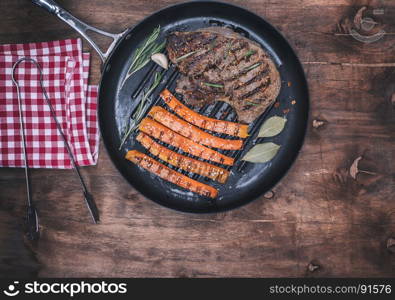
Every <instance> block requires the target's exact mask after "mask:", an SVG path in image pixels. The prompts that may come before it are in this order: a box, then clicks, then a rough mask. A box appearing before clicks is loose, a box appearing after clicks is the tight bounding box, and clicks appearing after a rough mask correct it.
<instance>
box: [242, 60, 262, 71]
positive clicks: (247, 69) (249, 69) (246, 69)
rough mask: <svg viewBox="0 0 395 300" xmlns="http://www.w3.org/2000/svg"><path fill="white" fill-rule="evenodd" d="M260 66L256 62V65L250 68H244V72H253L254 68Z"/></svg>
mask: <svg viewBox="0 0 395 300" xmlns="http://www.w3.org/2000/svg"><path fill="white" fill-rule="evenodd" d="M260 65H261V62H257V63H256V64H253V65H252V66H249V67H247V68H245V69H244V72H248V71H251V70H254V69H255V68H256V67H258V66H260Z"/></svg>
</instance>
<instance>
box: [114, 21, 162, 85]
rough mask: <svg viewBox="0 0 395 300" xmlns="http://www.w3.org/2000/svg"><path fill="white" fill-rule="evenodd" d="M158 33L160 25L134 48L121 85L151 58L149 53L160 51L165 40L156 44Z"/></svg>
mask: <svg viewBox="0 0 395 300" xmlns="http://www.w3.org/2000/svg"><path fill="white" fill-rule="evenodd" d="M159 33H160V25H158V27H156V28H155V29H154V30H153V31H152V33H151V34H150V35H149V36H148V38H146V39H145V40H144V42H143V45H142V46H141V47H139V48H137V49H136V52H135V53H134V56H133V60H132V63H131V65H130V67H129V69H128V72H127V74H126V77H125V79H124V80H123V82H122V86H121V87H123V85H124V84H125V82H126V81H127V80H128V79H129V78H130V77H131V76H132V75H133V74H134V73H136V72H137V71H139V70H141V69H142V68H144V67H145V65H147V64H148V63H149V62H150V60H151V55H153V54H155V53H158V52H161V51H162V50H163V49H164V48H165V45H166V41H164V42H162V43H160V44H158V43H156V42H155V41H156V40H157V39H158V37H159Z"/></svg>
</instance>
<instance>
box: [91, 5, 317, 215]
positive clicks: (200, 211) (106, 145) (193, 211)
mask: <svg viewBox="0 0 395 300" xmlns="http://www.w3.org/2000/svg"><path fill="white" fill-rule="evenodd" d="M191 4H194V5H196V4H209V5H212V4H222V5H225V6H228V7H231V8H234V9H238V10H242V11H244V12H245V13H247V14H250V15H253V16H254V17H256V18H259V19H260V20H261V21H263V22H264V23H265V24H267V25H268V27H269V28H270V29H271V30H273V32H274V33H275V34H276V35H278V36H279V37H280V38H281V39H282V40H283V41H284V42H285V43H286V44H287V46H288V47H289V49H290V50H291V52H292V54H293V55H294V56H295V57H296V64H297V66H298V68H299V69H300V71H301V72H302V75H303V76H302V78H301V81H303V87H304V88H305V93H306V100H305V101H306V104H305V105H306V108H305V113H304V114H303V119H304V120H303V121H304V124H301V126H302V127H303V133H302V134H301V137H300V139H299V142H298V144H297V149H296V148H295V154H294V155H293V158H292V160H291V162H290V164H288V166H287V167H286V168H284V170H283V172H281V174H280V175H279V176H278V179H277V180H276V181H274V182H273V184H270V185H269V187H268V188H267V189H266V191H269V190H271V189H273V188H274V187H275V186H276V185H277V184H278V183H279V182H280V181H282V180H283V178H284V177H285V176H286V175H287V174H288V173H289V172H290V170H291V168H292V167H293V165H294V164H295V161H296V159H297V158H298V156H299V153H300V152H301V151H302V149H303V146H304V145H305V139H306V135H307V131H308V124H309V121H310V120H311V107H310V92H309V86H308V81H307V77H306V72H305V70H304V68H303V65H302V63H301V61H300V59H299V57H298V55H297V54H296V51H295V49H294V48H293V47H292V45H291V44H290V43H289V42H288V40H287V39H286V38H285V37H284V35H283V34H282V33H281V32H280V31H279V30H278V29H277V28H276V27H274V26H273V25H272V24H271V23H269V22H268V21H266V19H265V18H264V17H262V16H260V15H258V14H256V13H254V12H252V11H250V10H248V9H246V8H244V7H242V6H239V5H235V4H232V3H227V2H223V1H208V0H197V1H186V2H182V3H177V4H173V5H168V6H165V7H163V8H161V9H159V10H157V11H155V12H153V13H151V14H150V15H148V16H146V17H144V18H143V19H142V20H140V21H139V22H137V23H136V24H135V25H134V26H132V27H130V28H128V29H127V30H126V33H125V35H124V36H123V37H122V38H121V39H120V40H119V41H118V43H117V44H116V46H115V47H114V49H113V51H112V52H111V53H110V55H109V57H108V59H107V60H106V62H105V63H104V64H103V67H102V74H101V78H100V82H99V89H98V95H99V98H98V120H99V128H100V133H101V135H102V136H103V132H104V129H103V128H104V127H105V126H104V121H103V119H104V118H102V113H101V111H102V109H100V107H101V103H102V101H101V100H100V99H101V98H102V97H101V96H100V95H101V94H102V93H101V89H102V86H103V85H104V84H103V81H104V77H105V70H106V69H107V68H108V65H109V64H110V62H111V59H112V57H113V56H114V55H115V54H116V52H117V49H118V48H119V46H120V44H121V43H123V42H124V41H125V39H127V38H128V36H129V34H130V33H131V32H132V31H133V30H134V29H135V28H136V27H138V26H140V25H141V24H143V23H144V22H146V21H147V20H149V19H150V18H152V17H154V16H155V15H157V14H159V13H161V12H163V11H165V10H167V9H174V8H177V7H182V6H187V5H191ZM103 144H104V148H105V151H106V153H107V155H108V157H109V158H110V161H111V163H112V165H113V166H114V167H115V169H116V170H117V171H118V172H119V173H120V174H121V175H122V176H121V177H122V178H123V180H125V181H126V182H127V183H128V184H129V185H131V186H132V187H133V188H134V189H135V190H136V191H138V192H139V193H140V194H141V195H142V196H144V197H145V198H146V199H149V200H150V201H153V202H155V203H157V204H159V205H160V206H163V207H166V208H168V209H171V210H173V211H177V212H181V213H187V214H215V213H219V212H226V211H230V210H233V209H236V208H240V207H242V206H244V205H247V204H249V203H251V202H253V201H255V200H257V199H261V198H262V197H263V195H264V194H265V192H264V191H263V192H261V193H260V194H259V195H258V196H256V197H250V198H249V199H243V200H242V201H239V202H237V203H235V204H230V205H227V206H223V207H218V206H215V207H214V208H209V209H208V210H207V209H194V208H186V207H177V206H176V205H172V204H170V203H168V202H164V201H161V200H158V199H155V198H151V197H149V196H146V193H145V192H144V191H142V189H140V188H139V187H137V186H136V185H134V184H133V183H132V182H131V181H130V180H129V179H128V177H130V176H126V175H125V174H124V172H123V171H122V170H120V169H119V168H118V163H117V162H116V159H115V157H113V155H112V154H111V153H112V149H110V148H111V147H113V145H112V144H111V143H110V144H109V142H108V141H106V140H105V139H104V138H103Z"/></svg>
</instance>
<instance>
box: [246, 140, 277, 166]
mask: <svg viewBox="0 0 395 300" xmlns="http://www.w3.org/2000/svg"><path fill="white" fill-rule="evenodd" d="M279 149H280V146H279V145H277V144H274V143H271V142H270V143H263V144H258V145H255V146H254V147H252V148H251V149H250V151H248V152H247V154H246V155H244V157H243V158H242V159H241V160H246V161H249V162H253V163H264V162H267V161H269V160H271V159H272V158H273V157H275V156H276V154H277V152H278V150H279Z"/></svg>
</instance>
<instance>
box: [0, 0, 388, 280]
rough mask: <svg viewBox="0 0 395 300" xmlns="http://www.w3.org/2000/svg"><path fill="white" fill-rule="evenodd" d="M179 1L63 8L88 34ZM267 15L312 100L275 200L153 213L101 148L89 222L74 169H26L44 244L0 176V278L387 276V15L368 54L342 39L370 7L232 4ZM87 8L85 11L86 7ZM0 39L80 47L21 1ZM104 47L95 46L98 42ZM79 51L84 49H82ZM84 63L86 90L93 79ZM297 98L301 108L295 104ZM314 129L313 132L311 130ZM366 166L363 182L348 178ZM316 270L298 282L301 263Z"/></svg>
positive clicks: (3, 172) (5, 7) (7, 172)
mask: <svg viewBox="0 0 395 300" xmlns="http://www.w3.org/2000/svg"><path fill="white" fill-rule="evenodd" d="M177 2H179V1H173V0H161V1H143V0H138V1H132V2H131V1H126V0H122V1H105V0H97V1H76V0H75V1H74V0H73V1H59V3H61V4H62V5H64V7H65V8H66V9H68V10H70V11H72V12H73V13H75V15H76V16H78V17H81V18H82V19H83V20H85V21H86V22H88V23H91V24H92V25H94V26H97V27H100V28H103V29H105V30H108V31H113V32H117V31H120V30H122V29H124V28H126V27H128V26H132V25H133V24H135V23H136V22H137V21H139V20H141V19H142V18H143V17H144V16H146V15H149V14H150V13H152V12H153V11H155V10H157V9H159V8H161V7H163V6H166V5H170V4H173V3H177ZM231 2H232V3H235V4H238V5H241V6H244V7H246V8H247V9H250V10H253V11H255V12H256V13H257V14H259V15H261V16H263V17H265V18H266V19H267V20H268V21H269V22H271V23H272V24H273V25H275V26H276V27H277V28H279V29H280V31H281V32H282V33H283V34H284V35H285V37H286V38H287V39H288V40H289V42H290V43H291V45H292V46H293V47H294V48H295V50H296V51H297V53H298V55H299V57H300V59H301V61H302V62H303V67H304V69H305V72H306V75H307V78H308V82H309V87H310V96H311V120H310V125H309V131H308V133H307V137H306V140H305V144H304V146H303V149H302V151H301V153H300V156H299V158H298V160H297V162H296V163H295V165H294V166H293V167H292V168H291V170H290V172H289V173H288V174H287V175H286V177H285V178H284V179H283V180H282V181H281V182H280V183H279V184H278V185H277V186H276V187H275V188H274V189H273V191H274V194H275V196H274V198H272V199H266V198H265V197H262V198H261V199H258V200H256V201H254V202H253V203H251V204H249V205H247V206H245V207H242V208H240V209H238V210H234V211H231V212H226V213H221V214H215V215H191V214H183V213H178V212H175V211H172V210H168V209H166V208H162V207H160V206H158V205H156V204H154V203H152V202H151V201H149V200H147V199H145V198H144V197H142V196H141V195H140V194H139V193H137V192H136V191H135V190H134V189H133V188H131V187H130V186H129V185H128V184H127V182H126V181H125V180H124V179H122V178H121V176H120V175H119V174H118V172H117V171H116V169H115V168H114V166H113V165H112V163H111V162H110V160H109V158H108V156H107V154H106V152H105V150H104V149H103V146H102V145H101V149H100V158H99V163H98V165H97V166H94V167H89V168H84V169H83V175H84V176H85V177H86V178H87V181H88V184H89V186H90V188H91V190H92V192H93V194H94V196H95V198H96V200H97V203H98V206H99V209H100V210H101V212H102V224H100V225H98V226H95V225H91V224H90V220H89V218H88V215H87V212H86V209H85V206H84V203H83V202H82V198H81V192H80V189H79V185H78V182H77V181H76V179H75V178H74V176H73V174H72V173H71V171H62V170H33V171H32V181H33V188H34V190H33V197H34V198H35V199H37V206H38V209H39V212H40V220H41V223H42V227H43V228H42V238H41V240H40V241H39V243H37V244H34V245H31V244H30V243H29V242H27V241H25V240H24V239H23V238H22V235H21V231H22V230H21V223H22V222H21V217H22V216H23V215H24V200H25V198H24V197H25V193H24V190H23V183H24V177H23V176H24V174H23V171H22V170H19V169H0V191H1V192H0V243H1V245H2V247H1V250H0V276H1V275H3V274H4V275H3V276H36V275H39V276H122V277H129V276H132V277H155V276H164V277H185V276H187V277H207V276H237V277H239V276H242V277H244V276H245V277H247V276H257V277H264V276H274V277H282V276H295V277H296V276H344V277H348V276H351V277H356V276H363V277H366V276H375V277H380V276H391V277H394V276H395V256H394V253H393V252H391V251H389V250H388V249H387V248H386V241H387V239H388V238H390V237H394V236H395V203H394V202H393V201H391V200H392V199H393V192H394V176H393V174H394V168H393V159H394V152H393V148H394V134H393V132H394V129H395V124H394V118H393V106H394V100H393V99H395V96H394V95H395V65H394V64H395V52H394V48H393V46H394V44H395V43H394V41H395V34H394V32H395V4H394V3H392V2H390V1H386V2H385V14H384V15H379V16H374V17H375V19H376V18H377V21H378V23H379V24H378V25H379V26H381V27H380V28H383V29H384V30H385V31H386V33H387V34H386V35H385V36H384V38H382V39H381V40H379V41H378V42H376V43H371V44H364V43H361V42H359V41H357V40H355V39H354V38H353V37H352V36H351V35H350V32H349V30H350V28H351V27H350V22H352V21H353V18H354V16H355V14H356V13H357V11H358V10H359V9H360V8H361V7H363V6H365V5H366V6H367V7H368V9H369V10H370V13H371V12H372V10H373V8H377V7H380V3H378V1H362V0H361V1H353V2H352V4H351V2H350V1H345V0H330V1H324V0H298V1H285V0H283V1H280V0H265V1H260V0H253V1H241V0H240V1H231ZM92 3H94V5H93V4H92ZM0 10H1V11H2V12H4V13H3V16H4V18H2V19H1V20H0V42H1V43H16V42H28V41H44V40H51V39H59V38H70V37H77V36H78V35H77V34H76V33H75V32H74V31H73V30H72V29H70V28H69V27H68V26H67V25H65V24H63V23H62V22H60V21H58V20H57V19H56V18H54V17H52V16H50V15H48V14H47V13H45V12H43V11H42V10H40V9H37V8H35V7H33V6H30V5H28V4H26V2H25V1H22V0H12V1H11V0H3V1H1V3H0ZM104 42H105V41H104V40H102V39H100V43H104ZM84 49H86V50H89V51H91V52H93V51H92V50H91V49H90V48H89V47H88V45H87V43H85V44H84ZM99 65H100V62H99V59H98V57H97V55H94V56H93V66H92V71H91V74H92V77H91V81H92V82H93V83H97V82H98V80H99V78H100V72H99V70H100V68H99ZM295 100H296V101H298V99H295ZM313 120H321V121H323V125H322V126H319V127H318V128H313V126H311V125H312V122H313ZM359 156H362V157H363V159H362V160H361V164H360V166H361V168H362V169H363V170H365V171H369V172H371V173H374V174H373V175H372V174H366V173H360V174H358V176H357V178H356V180H354V179H353V178H351V176H350V174H349V168H350V166H351V164H352V162H353V161H354V159H355V158H357V157H359ZM312 261H313V262H314V263H315V264H317V265H319V266H320V267H319V268H318V269H317V270H315V271H314V272H311V271H308V265H309V263H310V262H312Z"/></svg>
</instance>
